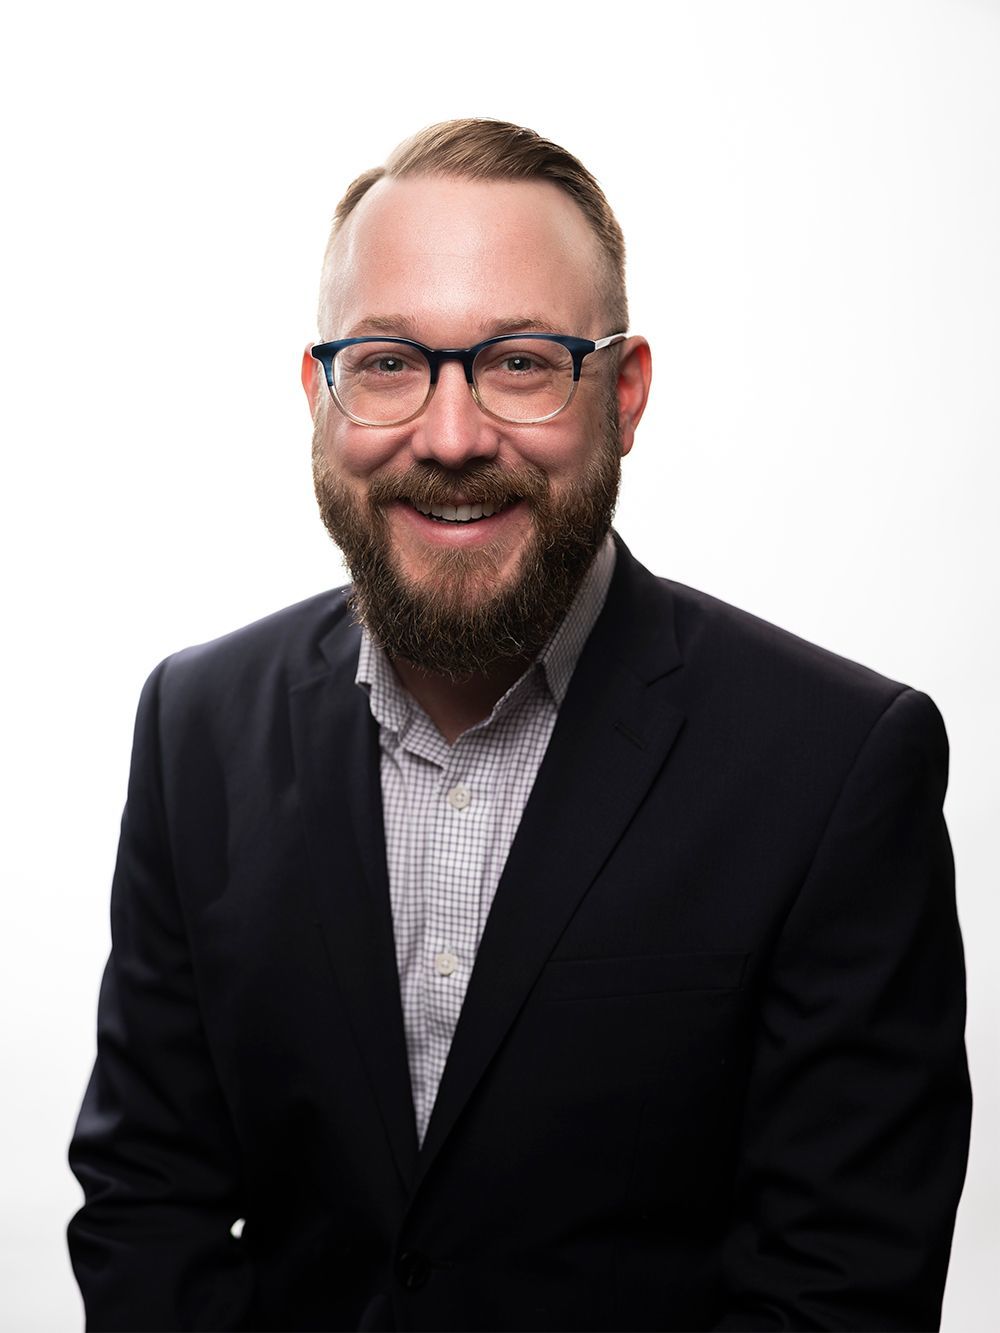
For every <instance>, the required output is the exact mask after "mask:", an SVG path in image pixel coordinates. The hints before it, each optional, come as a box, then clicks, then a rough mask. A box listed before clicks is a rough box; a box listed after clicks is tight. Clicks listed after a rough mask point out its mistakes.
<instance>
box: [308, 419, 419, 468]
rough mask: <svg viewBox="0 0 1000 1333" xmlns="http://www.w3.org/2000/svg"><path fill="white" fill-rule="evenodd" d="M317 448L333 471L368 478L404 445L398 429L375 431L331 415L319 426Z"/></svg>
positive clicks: (315, 444) (396, 454)
mask: <svg viewBox="0 0 1000 1333" xmlns="http://www.w3.org/2000/svg"><path fill="white" fill-rule="evenodd" d="M334 410H336V409H334ZM313 447H314V450H315V449H316V448H317V447H318V448H319V449H320V450H321V452H322V455H323V457H324V459H325V460H326V463H327V466H328V467H329V468H330V469H331V470H332V471H334V472H336V473H337V474H338V475H340V476H342V477H353V478H355V479H357V480H359V481H364V480H367V479H368V478H369V477H370V476H371V475H372V474H373V473H374V472H377V471H378V470H379V469H380V468H382V467H385V466H386V465H387V464H389V463H391V462H392V460H393V459H395V458H396V457H397V456H398V455H399V453H400V452H401V449H402V447H403V446H402V442H401V441H400V439H399V433H398V432H392V431H384V430H373V429H371V428H369V427H366V426H356V425H355V424H354V423H353V422H351V421H348V420H346V418H343V417H342V418H341V419H340V420H337V421H334V420H332V419H330V418H329V417H328V419H327V420H326V422H324V423H322V424H320V425H318V426H317V429H316V432H315V435H314V437H313Z"/></svg>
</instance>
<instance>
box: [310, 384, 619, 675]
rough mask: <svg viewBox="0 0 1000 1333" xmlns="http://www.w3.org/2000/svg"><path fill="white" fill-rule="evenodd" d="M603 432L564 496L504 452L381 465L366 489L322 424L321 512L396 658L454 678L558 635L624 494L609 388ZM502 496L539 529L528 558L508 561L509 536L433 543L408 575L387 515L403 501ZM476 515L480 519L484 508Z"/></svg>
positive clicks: (528, 654)
mask: <svg viewBox="0 0 1000 1333" xmlns="http://www.w3.org/2000/svg"><path fill="white" fill-rule="evenodd" d="M604 417H605V420H604V430H603V438H602V439H601V441H600V444H599V447H598V449H597V451H596V453H595V455H594V457H593V458H592V459H591V460H590V461H589V463H588V465H587V467H586V469H585V471H584V473H583V475H582V476H581V477H580V478H579V480H577V481H575V482H573V483H572V485H571V486H570V488H569V489H568V490H567V491H566V492H565V493H564V494H563V495H562V496H559V497H554V496H553V495H552V491H551V487H550V484H549V481H548V478H547V476H546V475H545V472H544V471H543V470H542V469H541V468H539V467H537V466H535V465H534V464H532V463H520V464H518V465H517V466H513V467H508V466H503V465H501V464H498V463H496V462H494V461H492V460H488V461H485V462H474V463H472V464H470V465H469V466H468V467H465V468H462V469H450V468H445V467H442V466H441V465H440V464H439V463H435V462H432V461H427V462H422V463H415V464H414V465H413V466H412V467H411V468H410V469H409V470H408V471H407V472H404V473H402V474H398V473H396V474H385V475H379V474H375V475H374V476H373V477H372V479H371V481H370V483H369V485H368V490H367V494H366V496H365V497H364V498H363V499H361V500H359V499H357V498H356V496H355V495H354V494H353V493H352V492H351V491H350V490H349V488H348V487H347V486H346V485H345V484H344V482H343V481H342V479H341V478H340V477H338V476H337V475H336V473H335V472H334V470H333V469H332V468H331V467H330V465H329V463H328V461H327V456H326V452H325V450H324V448H323V444H322V438H321V437H322V434H323V430H322V426H323V416H322V415H321V416H320V417H319V418H318V421H317V428H316V431H315V433H314V436H313V481H314V485H315V490H316V499H317V501H318V503H319V508H320V514H321V515H322V518H323V522H324V524H325V525H326V528H327V531H328V532H329V533H330V536H331V537H332V538H333V540H334V541H335V542H336V543H337V545H338V546H339V547H340V549H341V552H342V553H343V556H344V559H345V561H346V563H347V566H348V568H349V569H350V572H351V577H352V579H353V589H352V592H351V595H350V605H351V607H352V610H353V612H354V614H355V616H356V618H357V619H358V620H359V621H360V623H361V624H362V625H364V627H365V628H366V629H367V630H368V632H369V634H370V635H371V636H372V638H373V639H374V640H375V642H376V643H378V644H379V645H380V647H381V648H382V649H383V650H384V651H385V652H386V653H387V654H388V656H389V657H390V658H403V659H404V660H405V661H407V662H410V663H412V664H413V665H414V666H416V667H419V668H420V669H421V670H423V671H426V672H428V673H432V674H435V675H442V676H445V677H447V678H449V679H451V680H464V679H467V678H468V677H469V676H472V675H478V674H486V673H488V672H489V671H490V670H491V668H493V667H495V666H496V665H497V664H499V663H501V662H505V661H506V662H509V661H510V660H513V659H522V660H524V661H528V660H530V659H532V658H534V657H535V656H536V655H537V654H538V652H539V651H540V650H541V649H542V648H543V647H544V646H545V644H546V643H547V642H548V640H549V639H550V638H551V636H552V633H553V631H554V630H555V628H556V626H557V625H558V624H559V622H560V621H561V620H562V618H563V616H564V615H565V614H566V611H567V610H568V609H569V605H570V603H571V602H572V600H573V598H574V596H575V595H576V592H577V590H578V588H579V586H580V583H581V582H582V580H583V576H584V574H585V573H586V572H587V569H588V568H589V566H590V563H591V561H592V560H593V558H594V555H595V554H596V552H597V549H598V547H599V546H600V544H601V542H602V541H603V540H604V538H605V536H606V535H607V533H608V531H609V529H610V527H611V520H612V517H613V515H614V509H615V503H616V501H617V498H618V485H619V480H620V476H621V434H620V430H619V425H618V410H617V399H616V397H615V395H614V394H609V395H608V401H607V402H606V404H605V409H604ZM457 497H460V498H461V501H462V502H463V503H465V504H482V505H488V506H492V507H493V508H494V510H497V509H500V508H502V507H503V506H504V505H507V504H511V503H514V502H515V501H518V500H520V501H523V502H524V503H525V504H526V505H527V507H528V512H529V516H530V519H531V525H532V532H531V534H530V536H529V537H528V539H527V544H526V546H525V548H524V549H523V551H522V552H521V554H520V557H519V560H518V565H517V568H516V569H515V570H514V571H513V573H512V574H511V575H510V576H509V577H507V578H506V579H505V578H503V577H502V571H503V566H504V563H505V561H506V560H507V558H508V556H509V552H508V551H506V550H504V549H503V548H502V547H501V546H500V544H496V545H492V544H490V545H486V546H480V547H477V548H476V549H475V550H464V549H456V550H436V549H435V548H433V547H430V546H428V548H427V565H428V572H427V573H426V574H425V575H424V577H423V578H422V579H420V580H419V581H418V580H412V579H408V578H406V577H405V576H404V574H403V572H402V570H401V568H400V564H399V558H398V556H397V554H396V552H395V550H394V548H393V543H392V537H391V534H390V531H389V524H388V520H387V517H386V510H387V507H388V506H389V505H390V504H393V503H395V502H398V501H403V502H409V503H416V504H417V505H419V506H421V507H423V508H425V509H426V508H429V507H430V506H432V505H445V504H456V503H458V498H457ZM473 521H475V520H473Z"/></svg>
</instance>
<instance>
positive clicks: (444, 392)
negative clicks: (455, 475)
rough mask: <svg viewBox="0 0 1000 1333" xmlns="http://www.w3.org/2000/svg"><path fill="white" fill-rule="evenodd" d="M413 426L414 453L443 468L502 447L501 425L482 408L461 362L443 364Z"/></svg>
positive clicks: (489, 454)
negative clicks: (424, 405)
mask: <svg viewBox="0 0 1000 1333" xmlns="http://www.w3.org/2000/svg"><path fill="white" fill-rule="evenodd" d="M413 426H414V429H413V437H412V447H413V452H414V455H415V456H416V457H417V458H418V459H420V460H421V461H424V460H431V461H433V462H436V463H440V464H441V466H442V467H449V468H461V467H464V466H465V465H466V464H467V463H470V462H472V460H473V459H477V458H494V457H495V456H496V454H497V451H498V450H499V448H500V429H499V425H498V423H497V422H495V421H493V420H492V418H490V417H488V416H487V415H486V413H485V412H481V411H480V410H479V407H478V406H477V405H476V402H475V400H474V398H473V397H472V390H471V388H470V386H469V384H468V383H467V382H466V379H465V371H464V370H463V369H462V367H461V365H459V363H458V362H457V361H446V362H445V363H444V364H443V365H442V366H441V368H440V370H439V371H438V380H437V385H436V386H435V388H434V392H433V393H432V394H431V400H430V402H429V403H428V404H427V406H426V407H425V408H424V410H423V412H422V413H421V414H420V416H419V417H418V418H417V419H416V421H415V422H414V423H413Z"/></svg>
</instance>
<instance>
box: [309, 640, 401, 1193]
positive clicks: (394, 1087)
mask: <svg viewBox="0 0 1000 1333" xmlns="http://www.w3.org/2000/svg"><path fill="white" fill-rule="evenodd" d="M359 642H360V631H359V630H358V629H357V627H356V626H350V625H346V624H343V623H342V624H340V625H338V626H337V627H336V628H335V629H334V630H333V631H332V632H331V633H330V634H329V635H328V636H327V639H326V640H325V641H324V643H323V645H322V648H323V652H324V655H325V656H326V657H327V660H328V662H329V668H328V669H324V670H322V671H320V672H319V673H317V674H316V675H314V676H311V677H309V678H308V679H306V680H304V681H302V682H300V683H298V684H297V685H295V686H293V688H292V690H291V691H290V695H289V708H290V714H291V727H292V743H293V748H294V753H295V768H296V777H297V780H298V784H299V791H300V793H301V799H302V809H303V816H304V819H305V825H306V835H307V840H308V846H309V854H310V860H311V862H312V867H313V872H314V873H313V886H314V901H315V907H316V915H317V919H318V923H319V926H320V929H321V930H322V933H323V937H324V940H325V942H326V947H327V950H328V953H329V956H330V960H331V963H332V965H333V971H334V973H335V976H336V981H337V984H338V987H339V989H340V991H341V993H342V995H343V998H344V1002H345V1004H346V1007H347V1011H348V1015H349V1019H350V1023H351V1027H352V1029H353V1032H354V1036H355V1039H356V1041H357V1044H358V1048H359V1051H360V1054H361V1058H362V1060H363V1062H364V1065H365V1067H366V1069H367V1071H368V1076H369V1079H370V1081H371V1086H372V1091H373V1093H374V1095H375V1100H376V1102H377V1103H378V1106H379V1110H380V1112H381V1116H382V1120H383V1123H384V1125H385V1130H386V1134H387V1136H388V1139H389V1143H390V1146H391V1149H392V1153H393V1156H394V1158H395V1161H396V1166H397V1168H398V1170H399V1173H400V1176H401V1177H402V1180H403V1181H404V1183H405V1184H407V1185H408V1184H409V1182H410V1181H411V1180H412V1176H413V1169H414V1164H415V1161H416V1153H417V1137H416V1127H415V1123H414V1116H413V1099H412V1094H411V1091H410V1077H409V1066H408V1064H407V1057H406V1038H405V1034H404V1030H403V1019H402V1007H401V1004H400V996H399V977H398V973H397V969H396V950H395V944H394V939H393V929H392V912H391V907H390V902H389V886H388V874H387V871H386V860H385V837H384V832H383V824H382V788H381V780H380V773H379V763H380V759H379V743H378V728H377V725H376V723H375V721H374V719H373V718H372V716H371V711H370V709H369V707H368V701H367V699H366V698H365V695H364V692H363V691H362V690H360V689H359V688H358V687H357V686H356V685H355V683H354V676H355V671H356V668H357V661H358V647H359Z"/></svg>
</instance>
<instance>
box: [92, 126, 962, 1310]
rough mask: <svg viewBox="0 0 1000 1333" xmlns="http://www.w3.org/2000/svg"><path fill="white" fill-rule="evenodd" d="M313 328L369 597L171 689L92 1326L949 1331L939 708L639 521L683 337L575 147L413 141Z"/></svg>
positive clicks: (374, 176)
mask: <svg viewBox="0 0 1000 1333" xmlns="http://www.w3.org/2000/svg"><path fill="white" fill-rule="evenodd" d="M320 329H321V338H322V340H323V341H322V342H321V343H319V344H317V345H316V346H315V347H311V348H310V349H308V350H307V353H306V356H305V358H304V362H303V381H304V384H305V388H306V392H307V394H308V397H309V401H310V404H311V407H312V412H313V417H314V423H315V431H314V463H315V479H316V491H317V496H318V498H319V503H320V508H321V511H322V514H323V518H324V520H325V522H326V524H327V526H328V528H329V530H330V532H331V533H332V535H333V537H334V538H335V540H336V541H337V542H338V543H339V544H340V546H341V548H342V549H343V551H344V553H345V556H346V558H347V561H348V563H349V565H350V568H351V571H352V576H353V587H352V589H350V590H347V592H346V593H345V592H343V591H341V592H335V593H328V594H324V595H322V596H320V597H317V598H315V599H313V600H311V601H309V602H306V603H304V604H302V605H300V606H297V607H292V608H291V609H289V610H287V611H283V612H280V613H279V614H277V615H276V616H273V617H271V618H270V619H268V620H265V621H262V622H261V623H259V624H257V625H253V626H251V627H249V628H248V629H245V630H241V631H239V632H238V633H236V634H233V635H230V636H228V637H227V638H224V639H221V640H219V641H218V642H216V643H213V644H209V645H207V646H204V647H201V648H196V649H192V650H189V651H187V652H185V653H180V654H178V655H177V656H175V657H173V658H171V659H168V661H167V662H165V663H163V664H162V665H161V666H160V667H159V668H158V669H157V670H156V671H155V672H154V674H153V676H152V677H151V678H150V681H149V682H148V684H147V687H146V690H145V692H144V695H143V699H142V702H141V704H140V708H139V716H138V722H137V729H136V741H135V749H134V753H133V763H132V776H131V780H130V787H129V796H128V805H127V809H126V814H125V819H124V823H123V830H122V841H121V849H120V853H119V861H118V868H117V871H116V876H115V883H114V889H113V908H112V920H113V927H114V942H113V951H112V956H111V960H110V963H109V966H108V970H107V973H106V976H105V981H104V986H103V989H102V995H101V1005H100V1021H99V1051H98V1060H97V1065H96V1068H95V1072H94V1076H93V1079H92V1081H91V1085H90V1088H89V1090H88V1093H87V1098H86V1101H85V1103H84V1107H83V1110H82V1112H81V1116H80V1121H79V1125H78V1127H77V1132H76V1137H75V1139H74V1144H73V1148H72V1161H73V1165H74V1169H75V1170H76V1172H77V1174H78V1176H79V1178H80V1180H81V1182H82V1183H83V1186H84V1189H85V1192H86V1196H87V1202H86V1204H85V1206H84V1207H83V1209H82V1210H81V1211H80V1213H79V1214H78V1215H77V1217H76V1218H74V1220H73V1222H72V1223H71V1226H70V1243H71V1248H72V1254H73V1261H74V1265H75V1268H76V1272H77V1276H78V1278H79V1281H80V1284H81V1287H82V1289H83V1292H84V1297H85V1301H86V1304H87V1309H88V1317H89V1322H90V1326H91V1327H93V1328H97V1329H104V1328H131V1329H146V1328H149V1329H152V1328H157V1329H160V1328H212V1329H221V1328H249V1329H261V1330H262V1329H307V1328H308V1329H360V1328H365V1329H392V1328H395V1329H410V1328H412V1329H584V1328H589V1329H640V1328H649V1329H654V1328H655V1329H665V1328H674V1329H695V1328H725V1329H765V1328H783V1329H788V1328H851V1329H873V1328H886V1329H888V1328H895V1329H918V1328H920V1329H923V1328H932V1327H935V1326H936V1324H937V1320H938V1318H939V1310H940V1301H941V1293H942V1289H943V1284H944V1277H945V1270H946V1265H947V1257H948V1248H949V1244H950V1237H951V1229H952V1225H953V1220H954V1213H955V1208H956V1206H957V1202H958V1197H959V1193H960V1190H961V1184H962V1178H963V1174H964V1169H965V1154H966V1144H967V1132H968V1122H969V1089H968V1078H967V1072H966V1066H965V1058H964V1053H963V1046H962V1031H963V1020H964V1001H963V972H962V955H961V944H960V939H959V933H958V926H957V922H956V916H955V906H954V898H953V891H952V869H951V858H950V852H949V847H948V840H947V834H946V832H945V828H944V824H943V820H942V815H941V803H942V798H943V795H944V787H945V779H946V742H945V737H944V731H943V728H942V725H941V722H940V719H939V717H938V715H937V712H936V710H935V708H934V706H933V704H932V703H931V702H930V701H929V700H928V699H927V698H926V697H925V696H923V695H921V694H918V693H915V692H914V691H912V690H910V689H908V688H906V687H905V686H901V685H898V684H894V683H893V682H891V681H888V680H885V679H883V678H881V677H879V676H876V675H874V674H873V673H871V672H869V671H867V670H865V669H863V668H861V667H858V666H855V665H853V664H851V663H849V662H846V661H843V660H841V659H839V658H835V657H833V656H831V655H830V654H828V653H825V652H823V651H821V650H820V649H818V648H814V647H812V646H810V645H808V644H806V643H803V642H801V641H800V640H797V639H794V638H792V637H791V636H789V635H786V634H784V633H783V632H781V631H779V630H777V629H775V628H773V627H772V626H769V625H766V624H764V623H762V622H760V621H757V620H754V619H753V618H751V617H749V616H747V615H745V614H743V613H742V612H739V611H736V610H734V609H732V608H730V607H727V606H724V605H722V604H721V603H719V602H716V601H713V600H712V599H711V598H708V597H705V596H703V595H702V594H700V593H696V592H692V591H691V590H690V589H687V588H682V587H679V586H677V585H674V584H671V583H668V582H665V581H661V580H658V579H656V578H654V577H653V576H652V575H651V574H649V573H648V572H647V571H646V570H644V569H643V568H641V567H640V566H639V565H638V564H637V563H636V562H635V561H634V560H633V559H632V557H631V556H630V555H629V553H628V551H627V550H626V548H625V547H624V545H623V544H622V543H621V541H620V540H618V539H617V538H616V537H612V536H611V535H610V523H611V516H612V512H613V508H614V502H615V495H616V488H617V483H618V473H619V465H620V459H621V456H622V455H623V454H625V453H627V452H628V450H629V449H630V448H631V446H632V442H633V438H634V434H635V429H636V426H637V424H638V422H639V419H640V417H641V416H642V412H643V407H644V405H645V402H646V395H647V392H648V388H649V380H650V355H649V349H648V347H647V344H646V343H645V341H644V340H643V339H641V338H637V337H629V336H626V331H627V315H626V306H625V293H624V282H623V247H622V242H621V234H620V231H619V229H618V226H617V223H616V222H615V220H614V217H613V215H612V214H611V212H610V209H609V208H608V205H607V203H606V201H605V199H604V196H603V194H602V193H601V192H600V190H599V188H598V186H597V184H596V182H595V181H594V180H593V178H592V177H591V176H590V174H589V173H588V172H587V171H586V170H585V169H584V168H583V167H582V166H581V165H580V163H579V162H577V161H576V160H575V159H574V158H572V157H571V156H570V155H569V154H568V153H566V152H565V151H564V150H562V149H560V148H558V147H556V146H555V145H553V144H549V143H547V142H546V141H544V140H541V139H539V137H538V136H537V135H534V134H533V133H531V132H529V131H527V130H522V129H518V128H517V127H515V126H511V125H507V124H503V123H499V122H490V121H458V122H451V123H448V124H445V125H442V126H436V127H433V128H431V129H430V130H427V131H425V132H424V133H422V134H420V135H417V136H416V138H415V139H413V140H411V141H409V142H408V143H406V144H404V145H403V146H402V147H401V148H400V149H398V150H397V151H396V153H395V154H394V155H393V156H392V157H391V158H390V159H389V162H388V164H387V166H386V168H384V169H379V170H377V171H374V172H369V173H367V174H366V175H364V176H362V177H360V178H359V179H358V180H357V181H356V182H355V183H354V184H353V185H352V186H351V188H350V189H349V190H348V192H347V194H346V195H345V197H344V199H343V201H342V202H341V204H340V206H339V209H338V212H337V217H336V220H335V224H334V231H333V236H332V238H331V242H330V246H329V248H328V253H327V258H326V263H325V266H324V274H323V286H322V295H321V302H320ZM237 1219H240V1220H241V1225H242V1224H243V1221H244V1220H245V1225H242V1231H241V1230H240V1226H239V1225H236V1226H234V1223H236V1222H237Z"/></svg>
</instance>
